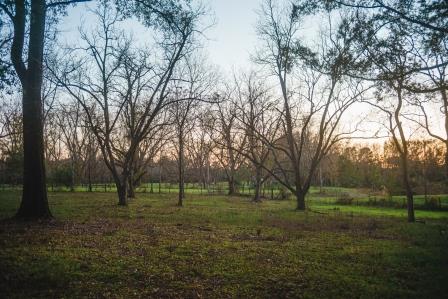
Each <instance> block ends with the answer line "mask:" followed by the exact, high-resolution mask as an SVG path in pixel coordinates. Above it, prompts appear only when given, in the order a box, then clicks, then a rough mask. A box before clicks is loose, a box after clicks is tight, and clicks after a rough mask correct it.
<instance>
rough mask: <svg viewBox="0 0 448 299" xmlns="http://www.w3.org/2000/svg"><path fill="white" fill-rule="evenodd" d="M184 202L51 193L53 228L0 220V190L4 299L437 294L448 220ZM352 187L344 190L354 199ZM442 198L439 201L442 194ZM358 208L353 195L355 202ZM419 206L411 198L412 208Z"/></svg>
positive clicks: (328, 204) (8, 209)
mask: <svg viewBox="0 0 448 299" xmlns="http://www.w3.org/2000/svg"><path fill="white" fill-rule="evenodd" d="M325 191H326V192H324V194H325V193H327V194H328V196H325V195H324V194H319V193H318V192H317V191H316V192H312V194H311V195H310V196H309V197H308V199H307V204H308V207H309V208H308V209H307V210H306V211H301V212H298V211H295V210H294V208H295V201H293V200H285V201H272V200H264V201H263V202H261V203H253V202H251V200H250V198H249V197H227V196H209V195H202V196H201V195H199V194H190V195H187V198H186V200H185V205H184V207H178V206H176V203H177V198H176V196H177V195H176V194H175V193H173V194H149V193H141V194H138V198H137V199H135V200H132V201H130V203H129V205H128V206H127V207H120V206H117V205H116V195H115V193H87V192H83V193H81V192H76V193H72V192H54V193H51V192H50V193H49V201H50V207H51V209H52V211H53V215H54V216H55V219H56V220H51V221H50V222H41V223H40V224H37V225H36V224H30V223H27V222H23V223H21V222H17V221H10V220H8V218H9V217H12V216H13V215H14V213H15V211H16V210H17V208H18V205H19V202H20V192H18V191H2V192H1V193H0V218H1V219H2V220H1V223H0V242H1V243H0V248H1V250H0V269H2V271H1V276H0V289H1V290H2V297H6V298H15V297H18V298H19V297H20V298H29V297H43V298H50V297H95V298H101V297H106V298H138V297H169V298H174V297H184V298H185V297H187V298H190V297H193V298H194V297H196V298H201V297H202V298H217V297H218V298H223V297H224V298H225V297H249V296H250V297H265V298H279V297H303V298H443V297H444V296H446V294H447V293H448V285H447V284H446V281H447V278H448V255H447V254H446V249H447V248H448V212H447V211H429V210H419V209H417V210H416V218H417V223H407V222H406V210H405V209H401V208H392V207H373V206H362V205H356V204H338V203H337V202H338V199H337V198H336V197H334V196H332V192H331V191H329V190H325ZM345 191H351V192H352V193H353V194H356V192H358V193H359V191H356V190H345ZM441 198H442V201H443V202H445V200H446V199H445V198H444V197H441ZM359 200H362V198H359ZM416 201H417V202H418V200H416Z"/></svg>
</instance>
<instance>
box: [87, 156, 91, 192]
mask: <svg viewBox="0 0 448 299" xmlns="http://www.w3.org/2000/svg"><path fill="white" fill-rule="evenodd" d="M87 171H88V174H87V180H88V182H87V183H88V185H89V192H92V174H91V172H92V169H91V165H90V161H89V165H88V169H87Z"/></svg>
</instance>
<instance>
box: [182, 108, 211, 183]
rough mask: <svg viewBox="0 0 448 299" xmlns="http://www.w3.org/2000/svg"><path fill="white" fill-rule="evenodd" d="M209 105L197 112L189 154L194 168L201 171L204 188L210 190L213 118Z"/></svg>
mask: <svg viewBox="0 0 448 299" xmlns="http://www.w3.org/2000/svg"><path fill="white" fill-rule="evenodd" d="M209 109H210V107H209V106H205V105H203V107H202V109H201V110H200V111H199V112H198V113H197V116H196V119H195V128H194V129H193V130H192V131H191V132H190V135H191V136H190V138H188V139H187V140H188V141H189V142H188V156H189V158H190V160H191V162H192V164H193V167H194V169H197V170H198V171H199V177H200V180H201V184H202V188H204V189H207V190H208V191H210V167H211V166H210V163H211V161H210V158H211V154H212V148H213V140H212V138H211V137H212V131H213V128H212V126H211V123H213V119H212V117H211V115H210V114H209Z"/></svg>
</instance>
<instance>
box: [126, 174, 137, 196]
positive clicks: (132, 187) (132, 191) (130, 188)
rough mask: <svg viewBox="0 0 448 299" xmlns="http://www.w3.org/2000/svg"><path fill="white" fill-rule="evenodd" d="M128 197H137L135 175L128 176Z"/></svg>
mask: <svg viewBox="0 0 448 299" xmlns="http://www.w3.org/2000/svg"><path fill="white" fill-rule="evenodd" d="M127 195H128V198H135V184H134V177H133V175H129V178H128V194H127Z"/></svg>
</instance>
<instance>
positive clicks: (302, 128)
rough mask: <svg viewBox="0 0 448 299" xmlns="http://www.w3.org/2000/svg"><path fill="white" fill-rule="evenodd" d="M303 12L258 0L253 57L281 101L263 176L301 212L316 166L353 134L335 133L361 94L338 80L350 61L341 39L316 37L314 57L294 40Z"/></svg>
mask: <svg viewBox="0 0 448 299" xmlns="http://www.w3.org/2000/svg"><path fill="white" fill-rule="evenodd" d="M307 12H308V10H307V9H306V7H305V9H304V8H303V7H298V6H296V5H292V4H289V5H284V6H280V5H276V4H275V3H274V1H273V0H266V1H264V2H263V5H262V8H261V11H260V12H259V18H260V21H259V24H258V27H257V32H258V36H259V38H260V40H261V42H262V46H261V48H260V49H259V50H258V53H257V55H256V57H255V60H256V62H258V63H259V64H261V65H265V66H267V67H268V69H269V71H270V75H273V76H275V77H276V78H277V80H278V83H279V87H280V92H281V96H282V100H283V108H282V111H281V121H282V130H281V132H282V134H281V136H280V138H279V139H278V140H277V141H276V142H275V143H270V146H271V147H272V150H273V153H274V161H275V164H276V167H274V168H273V169H271V170H269V171H270V173H271V175H272V176H274V177H275V178H276V179H277V180H278V181H279V182H280V183H281V184H282V185H284V186H285V187H286V188H287V189H289V190H290V191H291V192H292V193H293V194H294V195H295V196H296V199H297V209H298V210H304V209H305V196H306V194H307V193H308V191H309V188H310V186H311V182H312V179H313V177H314V175H315V172H316V170H317V168H318V166H319V163H320V161H321V160H322V159H323V158H324V157H325V156H326V155H327V154H328V152H329V151H330V149H331V148H332V146H333V145H334V144H335V143H337V142H338V141H340V140H341V139H343V138H346V137H347V136H348V135H350V134H351V133H353V132H354V130H355V129H356V128H355V129H352V128H349V129H348V130H347V131H345V132H341V131H339V130H338V129H339V128H340V121H341V118H342V115H343V114H344V113H345V112H346V111H347V109H348V108H349V107H350V106H351V105H352V104H353V103H355V102H356V101H357V99H358V98H359V96H360V95H361V94H362V93H363V91H364V89H363V87H362V86H361V85H360V83H359V82H358V81H355V80H349V79H347V78H345V77H344V74H345V73H346V68H347V67H348V66H350V65H351V64H354V62H355V61H354V58H353V57H352V56H351V55H350V51H351V49H350V43H349V39H347V37H346V36H337V35H336V36H335V34H334V33H333V32H331V31H330V32H329V34H328V35H329V36H324V35H322V36H321V39H322V40H323V42H322V44H321V47H320V50H319V52H316V53H314V52H313V51H311V50H310V49H309V48H307V47H305V46H303V44H302V43H301V41H300V40H299V39H298V37H297V35H298V32H299V28H300V23H301V21H302V17H303V15H304V14H305V13H307ZM340 33H345V32H344V31H340Z"/></svg>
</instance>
